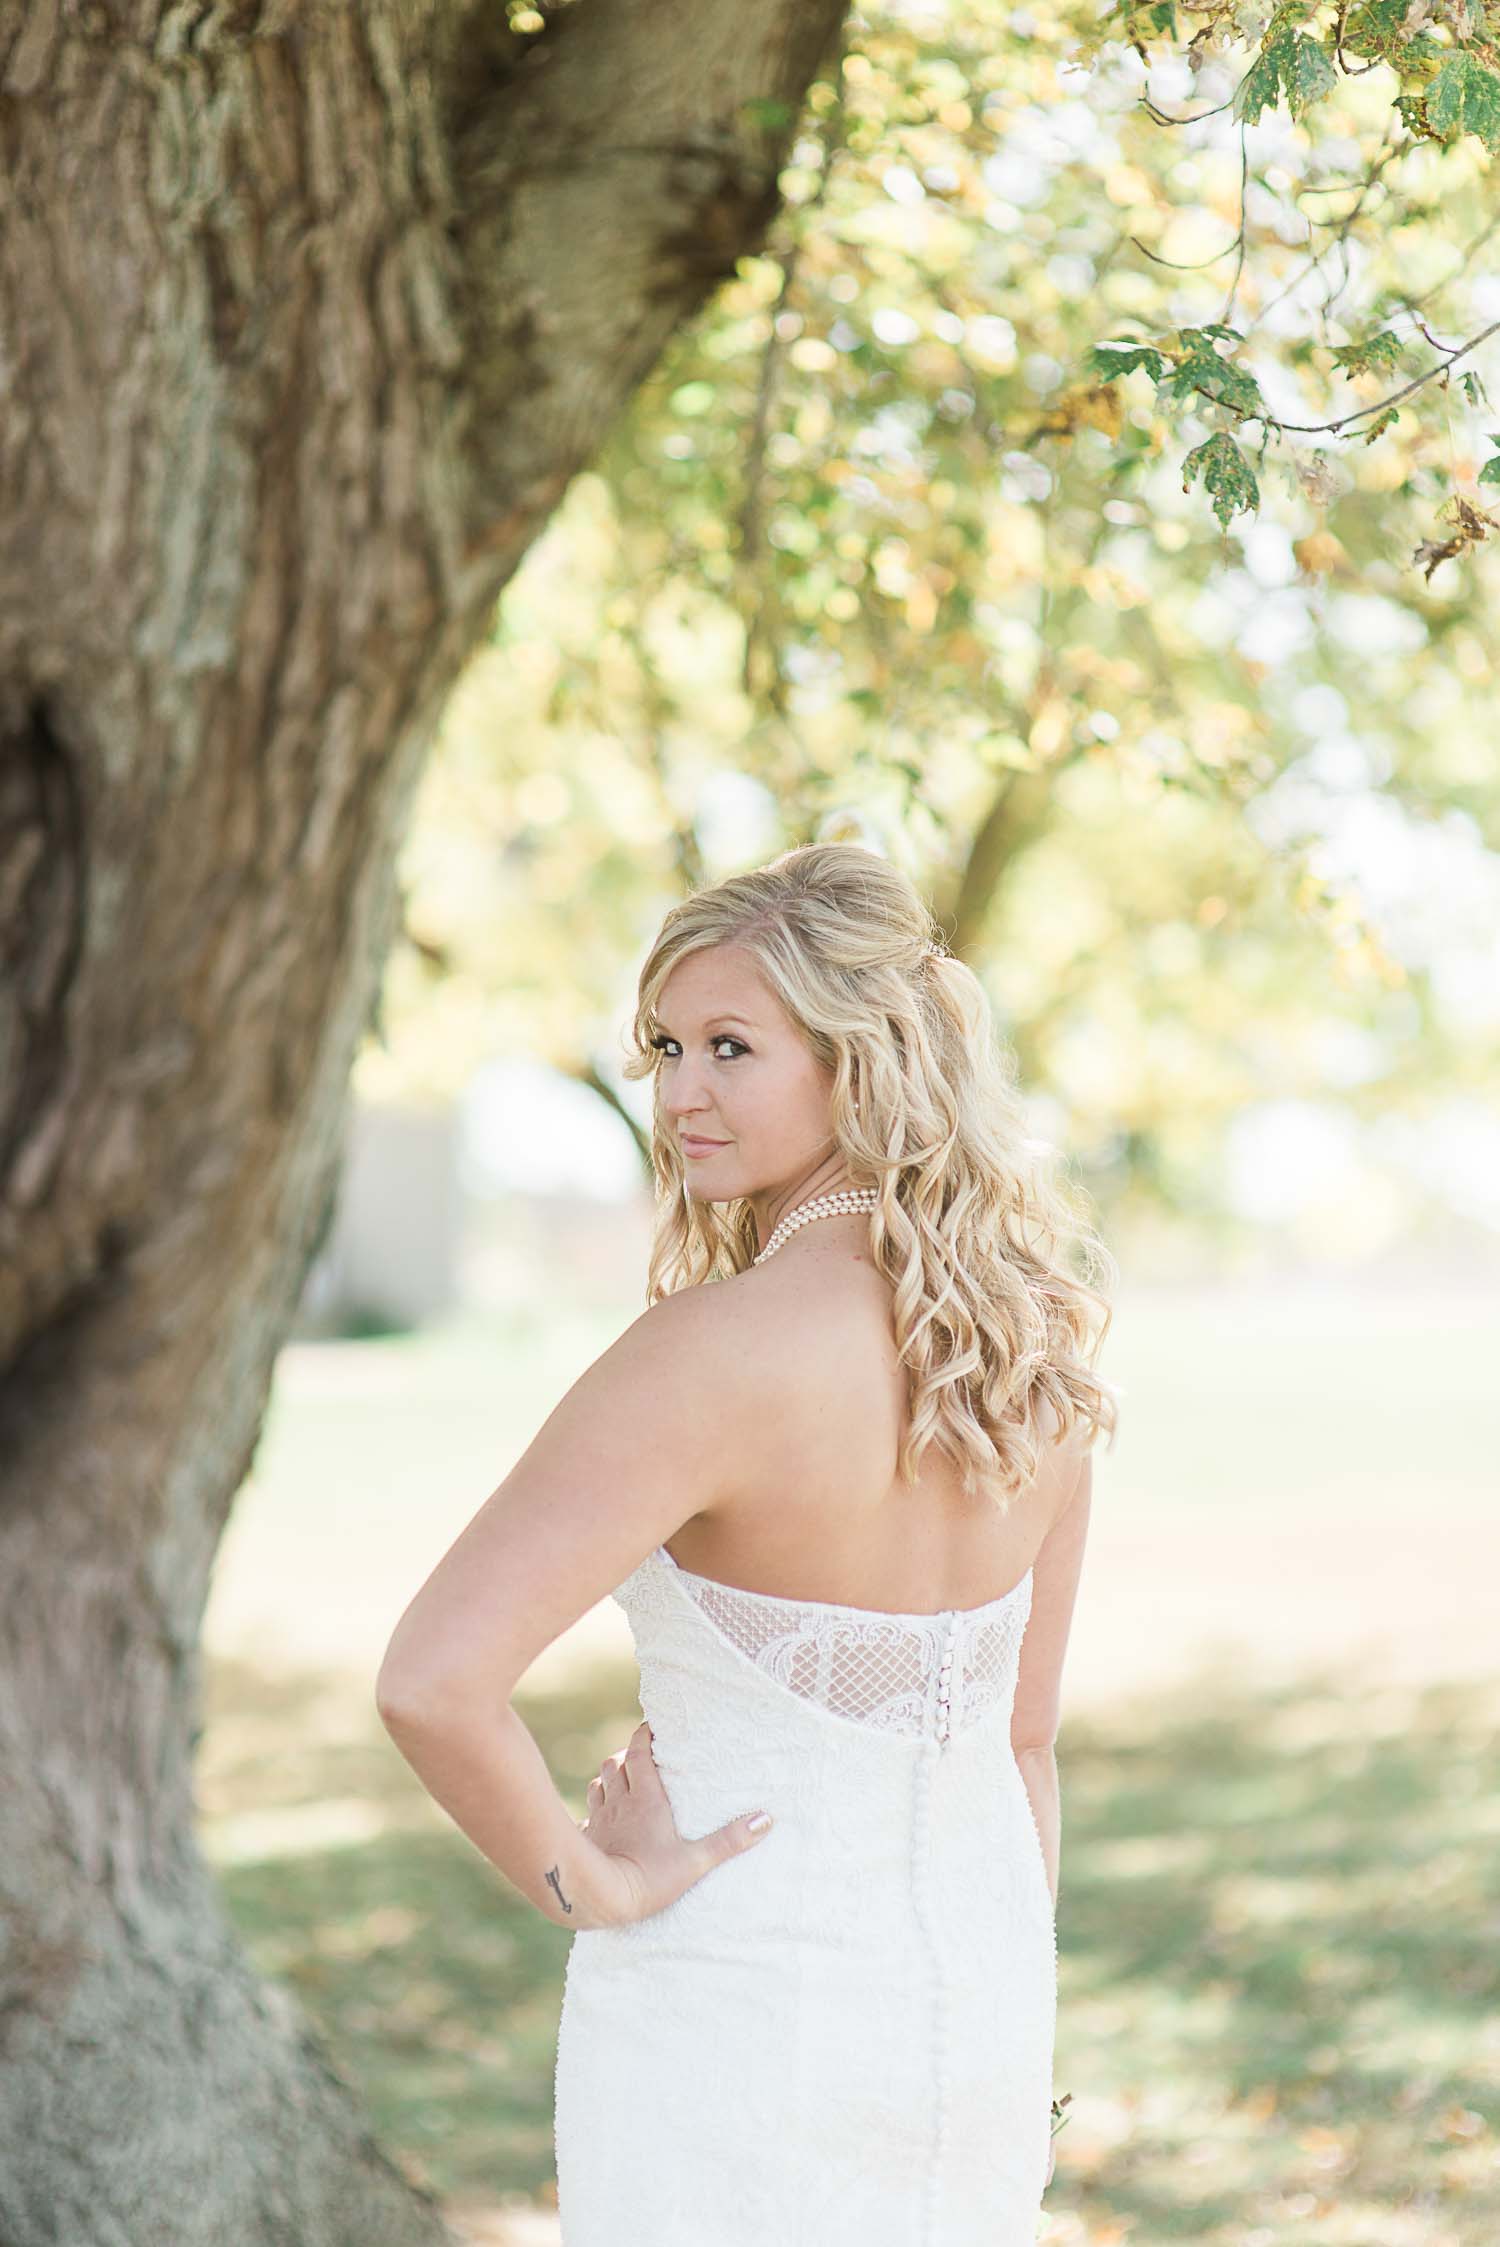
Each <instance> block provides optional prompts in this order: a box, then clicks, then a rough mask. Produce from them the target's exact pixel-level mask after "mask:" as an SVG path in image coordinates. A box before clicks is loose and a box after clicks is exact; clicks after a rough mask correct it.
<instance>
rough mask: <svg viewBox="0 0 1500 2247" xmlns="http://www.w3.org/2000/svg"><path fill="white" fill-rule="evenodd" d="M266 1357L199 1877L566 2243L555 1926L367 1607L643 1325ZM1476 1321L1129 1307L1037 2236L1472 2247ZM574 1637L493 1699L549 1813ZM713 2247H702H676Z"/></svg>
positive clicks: (468, 2227) (205, 1794)
mask: <svg viewBox="0 0 1500 2247" xmlns="http://www.w3.org/2000/svg"><path fill="white" fill-rule="evenodd" d="M632 1312H633V1306H628V1305H627V1306H622V1307H621V1309H620V1310H619V1312H618V1313H617V1314H603V1313H597V1312H596V1313H590V1314H588V1315H578V1314H574V1315H571V1316H570V1315H565V1314H564V1313H563V1312H561V1311H559V1312H557V1313H556V1314H555V1315H554V1314H552V1313H548V1312H545V1311H539V1310H536V1309H533V1310H531V1311H529V1312H528V1313H527V1314H526V1315H525V1316H524V1317H522V1316H520V1315H517V1314H505V1315H501V1314H496V1313H490V1314H485V1315H469V1316H466V1317H464V1318H461V1319H457V1320H455V1321H453V1322H451V1323H450V1324H448V1325H447V1326H445V1327H444V1328H441V1329H436V1330H433V1331H432V1332H430V1333H428V1334H426V1335H423V1336H420V1337H413V1338H411V1339H386V1340H380V1341H372V1342H362V1343H336V1344H299V1345H295V1346H294V1347H292V1348H291V1349H289V1350H288V1351H286V1352H285V1353H284V1354H283V1358H282V1361H281V1365H280V1367H279V1369H278V1378H277V1388H276V1393H275V1397H274V1399H273V1406H272V1412H271V1416H270V1420H269V1422H268V1427H267V1432H266V1436H265V1438H264V1440H263V1443H262V1446H261V1451H260V1454H259V1456H258V1459H257V1462H256V1468H255V1472H254V1474H253V1475H252V1478H251V1481H250V1483H249V1484H248V1485H247V1488H246V1489H245V1491H244V1492H242V1494H241V1497H240V1500H239V1504H238V1506H237V1509H236V1514H235V1518H234V1520H233V1522H232V1523H231V1527H230V1531H229V1535H228V1537H227V1538H226V1541H225V1546H224V1549H223V1552H222V1554H221V1560H220V1566H219V1570H218V1573H217V1576H216V1580H215V1585H214V1591H213V1597H212V1599H211V1602H210V1611H209V1617H208V1629H207V1644H208V1650H209V1664H208V1706H207V1710H206V1730H205V1737H204V1741H203V1745H202V1750H201V1753H200V1762H199V1784H198V1794H199V1801H200V1805H201V1810H202V1820H203V1831H204V1837H205V1844H206V1846H207V1848H208V1850H209V1853H210V1855H211V1856H212V1857H213V1858H214V1860H215V1862H216V1863H217V1865H218V1867H219V1871H220V1878H221V1881H222V1885H223V1891H224V1895H225V1898H226V1903H227V1906H228V1908H229V1910H230V1912H231V1914H232V1916H233V1917H234V1920H235V1922H236V1924H237V1925H238V1927H239V1928H240V1930H241V1931H242V1934H243V1937H244V1940H245V1942H246V1945H247V1947H248V1949H249V1951H250V1953H251V1955H252V1957H253V1958H254V1959H255V1961H256V1963H257V1964H258V1965H259V1967H260V1968H261V1969H262V1970H263V1971H264V1972H266V1973H267V1974H269V1975H272V1976H274V1977H276V1978H277V1979H278V1980H280V1981H281V1982H282V1983H283V1984H285V1985H286V1986H287V1987H288V1988H289V1989H291V1990H292V1991H294V1992H295V1993H296V1995H297V1996H298V1997H299V1998H300V2000H301V2001H302V2003H303V2005H304V2007H305V2009H306V2011H307V2013H308V2016H309V2018H310V2020H311V2021H312V2023H313V2025H314V2027H315V2028H316V2030H317V2032H318V2033H319V2035H320V2037H321V2038H322V2040H323V2042H324V2044H325V2046H326V2049H327V2050H328V2052H329V2054H330V2056H331V2058H332V2060H333V2063H334V2065H335V2066H336V2067H337V2068H338V2070H339V2071H340V2072H341V2073H342V2074H343V2075H344V2076H345V2077H346V2079H347V2080H348V2081H350V2082H351V2083H352V2084H354V2085H355V2086H356V2087H357V2089H358V2091H359V2092H360V2094H361V2095H362V2097H363V2098H364V2099H365V2101H366V2102H367V2103H368V2105H369V2108H370V2110H371V2112H372V2115H373V2118H374V2122H375V2126H376V2129H377V2132H378V2133H379V2135H380V2136H381V2138H382V2139H383V2141H384V2142H385V2144H386V2145H387V2146H388V2148H390V2150H391V2151H392V2152H393V2154H394V2156H395V2158H396V2159H397V2160H398V2161H399V2162H400V2163H401V2165H402V2166H403V2167H404V2168H405V2169H406V2170H407V2172H408V2173H409V2174H410V2175H412V2176H413V2177H414V2178H417V2179H419V2180H420V2181H422V2182H423V2183H425V2184H426V2185H427V2186H428V2187H429V2188H430V2189H432V2190H434V2191H435V2192H437V2193H438V2194H439V2195H440V2196H441V2197H442V2198H443V2200H444V2202H445V2204H446V2206H447V2207H448V2209H449V2211H450V2215H451V2218H452V2220H453V2221H454V2223H455V2225H456V2227H458V2228H459V2229H460V2230H461V2231H462V2232H463V2233H465V2234H466V2235H467V2236H468V2237H470V2238H472V2239H473V2240H475V2241H476V2242H478V2241H481V2240H482V2241H484V2242H486V2243H487V2247H489V2243H495V2247H498V2243H500V2242H502V2241H504V2242H511V2241H514V2242H515V2243H516V2247H530V2243H532V2242H537V2243H538V2247H540V2243H541V2242H543V2241H546V2240H549V2239H550V2240H555V2237H556V2234H555V2226H553V2225H552V2224H551V2223H550V2221H549V2220H548V2216H547V2211H548V2208H549V2206H550V2205H551V2198H552V2142H551V2068H552V2060H553V2052H554V2040H555V2035H556V2025H557V2011H558V2005H559V2002H560V1997H561V1981H562V1971H563V1964H564V1960H565V1956H566V1951H567V1946H568V1941H569V1937H568V1935H567V1934H566V1932H565V1931H564V1930H561V1929H558V1928H554V1927H552V1926H551V1925H550V1924H549V1923H548V1922H547V1921H545V1920H544V1919H542V1917H541V1916H540V1914H539V1913H536V1912H534V1911H533V1910H532V1909H531V1908H530V1907H529V1906H528V1905H526V1904H524V1903H522V1902H521V1901H520V1900H519V1898H517V1897H516V1896H515V1894H514V1893H513V1891H511V1890H510V1889H509V1886H508V1884H507V1883H506V1882H505V1881H504V1880H503V1878H502V1876H501V1875H499V1874H498V1873H496V1872H495V1871H494V1870H493V1869H492V1868H491V1867H489V1866H488V1865H487V1864H486V1862H485V1861H484V1860H483V1859H482V1858H481V1857H480V1856H479V1855H478V1853H477V1852H476V1851H475V1850H474V1849H473V1847H472V1846H471V1844H470V1843H469V1842H468V1841H467V1840H466V1839H465V1838H464V1837H463V1836H462V1835H461V1834H459V1833H458V1832H457V1831H456V1830H455V1829H454V1828H453V1827H452V1826H451V1825H450V1824H449V1823H448V1821H447V1820H446V1819H445V1818H444V1817H443V1814H442V1813H441V1812H440V1811H438V1810H437V1809H436V1807H435V1806H434V1805H432V1804H431V1803H430V1802H429V1800H428V1798H427V1797H426V1796H425V1794H424V1793H423V1792H422V1790H421V1788H420V1787H419V1786H418V1784H417V1782H416V1781H415V1779H414V1777H413V1776H412V1774H411V1773H410V1772H409V1771H408V1770H407V1768H406V1766H405V1765H404V1764H403V1763H402V1761H401V1759H400V1757H399V1756H398V1755H397V1754H396V1751H395V1750H394V1748H393V1747H392V1746H391V1744H390V1743H389V1741H388V1740H387V1739H386V1737H385V1735H384V1732H383V1731H382V1729H381V1727H380V1725H379V1721H378V1719H377V1717H376V1714H375V1711H374V1707H373V1703H372V1700H371V1689H372V1685H373V1676H374V1667H375V1664H376V1663H377V1662H378V1659H379V1655H380V1652H381V1650H382V1648H383V1646H384V1643H385V1639H386V1637H387V1636H388V1634H389V1630H390V1627H391V1625H392V1624H393V1623H394V1621H395V1618H396V1615H397V1614H398V1613H399V1611H400V1608H401V1607H402V1606H403V1605H404V1604H405V1601H406V1599H407V1598H408V1597H409V1596H410V1593H411V1591H412V1590H414V1589H415V1586H416V1584H417V1583H418V1582H419V1581H420V1579H421V1577H422V1576H423V1575H424V1574H425V1573H426V1571H427V1569H428V1568H429V1567H430V1566H431V1565H432V1563H433V1562H434V1561H435V1560H436V1558H437V1557H438V1555H439V1554H440V1553H441V1552H442V1551H443V1550H444V1549H445V1547H446V1545H447V1544H448V1543H449V1542H450V1541H451V1538H452V1537H453V1536H454V1535H456V1534H457V1532H458V1530H459V1529H460V1528H461V1527H462V1525H463V1523H464V1522H465V1521H466V1520H467V1519H468V1518H469V1516H470V1515H471V1514H472V1513H473V1511H474V1510H475V1508H476V1507H477V1506H478V1505H479V1504H480V1503H481V1502H482V1500H483V1499H484V1497H485V1496H486V1495H487V1494H488V1492H489V1491H490V1490H491V1489H492V1488H493V1487H494V1485H495V1484H496V1483H497V1482H498V1481H499V1480H500V1479H501V1477H502V1476H503V1475H504V1473H505V1471H506V1469H507V1467H508V1465H509V1464H510V1462H511V1460H512V1459H513V1458H514V1457H515V1456H516V1454H517V1452H518V1451H519V1450H520V1449H521V1448H522V1447H523V1446H524V1444H525V1443H526V1442H527V1441H528V1440H529V1438H530V1435H531V1434H532V1433H533V1432H534V1430H535V1428H536V1426H537V1425H538V1424H539V1422H540V1420H541V1418H542V1417H543V1416H544V1415H545V1412H546V1411H547V1410H548V1409H549V1407H550V1405H551V1403H552V1402H553V1401H554V1400H555V1398H556V1397H557V1396H558V1395H559V1394H560V1393H561V1391H562V1389H563V1388H564V1387H565V1386H566V1384H567V1382H568V1381H569V1380H570V1379H571V1378H572V1377H573V1375H574V1374H575V1373H576V1372H577V1371H578V1370H580V1369H581V1367H582V1366H583V1364H584V1363H586V1362H587V1361H588V1359H589V1358H590V1357H592V1356H593V1355H595V1354H596V1353H597V1352H598V1350H600V1349H601V1348H603V1347H604V1346H605V1344H606V1343H607V1342H608V1341H609V1340H610V1339H611V1337H612V1336H613V1334H614V1333H616V1332H618V1331H619V1329H620V1327H621V1326H622V1325H623V1324H624V1323H625V1321H626V1320H627V1319H628V1318H629V1317H630V1316H631V1315H632ZM1497 1343H1500V1309H1497V1307H1496V1306H1495V1305H1494V1304H1493V1303H1491V1302H1489V1301H1487V1300H1485V1299H1483V1298H1481V1297H1479V1296H1477V1295H1476V1296H1472V1297H1469V1298H1462V1297H1460V1298H1457V1299H1454V1298H1451V1297H1449V1296H1447V1295H1445V1294H1442V1293H1439V1292H1436V1291H1435V1292H1434V1293H1433V1294H1432V1295H1430V1296H1428V1297H1418V1296H1414V1295H1412V1294H1411V1293H1409V1292H1408V1293H1405V1294H1402V1295H1399V1296H1397V1295H1391V1296H1379V1295H1374V1294H1368V1293H1362V1292H1359V1291H1350V1290H1347V1289H1344V1290H1335V1289H1330V1290H1322V1289H1316V1288H1314V1289H1306V1290H1288V1291H1284V1292H1282V1293H1280V1294H1276V1295H1272V1294H1269V1293H1260V1292H1257V1291H1255V1290H1243V1291H1234V1292H1222V1293H1217V1294H1203V1293H1191V1294H1190V1293H1186V1292H1183V1293H1174V1292H1149V1291H1138V1292H1137V1293H1136V1294H1135V1295H1133V1296H1131V1297H1130V1298H1128V1299H1122V1303H1121V1306H1120V1308H1119V1311H1118V1313H1117V1322H1116V1328H1115V1332H1114V1333H1113V1334H1112V1335H1111V1338H1110V1344H1109V1351H1108V1354H1107V1357H1106V1370H1107V1371H1109V1372H1110V1373H1111V1374H1112V1375H1113V1376H1114V1377H1115V1378H1116V1379H1119V1380H1121V1381H1123V1382H1124V1383H1125V1385H1126V1390H1127V1394H1126V1400H1125V1414H1126V1420H1125V1426H1124V1429H1123V1431H1122V1435H1121V1438H1120V1442H1119V1444H1118V1446H1117V1449H1116V1451H1115V1453H1114V1454H1112V1455H1106V1454H1101V1455H1100V1457H1099V1464H1098V1467H1097V1470H1096V1478H1097V1479H1096V1489H1097V1492H1098V1495H1097V1497H1096V1502H1095V1530H1094V1534H1093V1538H1092V1541H1091V1551H1090V1556H1089V1560H1088V1563H1087V1565H1086V1568H1085V1586H1084V1593H1083V1595H1082V1596H1081V1598H1080V1605H1079V1612H1078V1616H1077V1619H1076V1622H1075V1632H1074V1648H1073V1650H1071V1651H1070V1656H1069V1662H1070V1681H1069V1683H1070V1688H1071V1691H1070V1697H1069V1703H1068V1714H1067V1717H1066V1719H1065V1725H1064V1733H1063V1738H1062V1741H1061V1743H1060V1761H1061V1764H1062V1771H1063V1787H1064V1841H1063V1871H1062V1902H1061V1910H1060V1914H1059V1945H1060V1954H1061V1958H1060V1962H1061V1975H1062V1981H1061V1991H1060V2006H1059V2027H1058V2058H1057V2074H1056V2081H1057V2088H1058V2089H1059V2090H1060V2091H1071V2093H1072V2094H1073V2097H1072V2106H1071V2109H1070V2113H1071V2119H1070V2121H1069V2122H1068V2124H1067V2126H1066V2127H1065V2129H1064V2130H1063V2132H1062V2135H1061V2137H1060V2139H1059V2141H1058V2165H1057V2175H1056V2177H1055V2179H1054V2182H1053V2184H1052V2186H1051V2187H1050V2189H1049V2192H1048V2196H1047V2214H1046V2217H1045V2219H1044V2222H1043V2224H1042V2227H1041V2229H1040V2232H1039V2235H1038V2247H1074V2243H1078V2247H1083V2243H1088V2247H1157V2243H1162V2247H1166V2243H1168V2242H1189V2241H1191V2242H1193V2243H1194V2247H1496V2243H1497V2242H1500V1790H1497V1785H1496V1779H1497V1757H1496V1740H1497V1736H1500V1677H1497V1670H1496V1665H1495V1663H1494V1660H1493V1643H1492V1642H1493V1640H1494V1637H1495V1632H1494V1614H1495V1606H1496V1602H1495V1596H1494V1586H1495V1584H1496V1582H1497V1581H1500V1542H1497V1535H1500V1532H1497V1525H1496V1523H1495V1522H1494V1521H1493V1520H1492V1518H1491V1516H1492V1514H1493V1512H1494V1511H1495V1509H1494V1508H1493V1497H1494V1460H1495V1458H1496V1456H1497V1455H1500V1424H1497V1423H1500V1402H1497V1401H1496V1399H1497V1396H1500V1385H1497V1384H1496V1383H1495V1380H1494V1376H1493V1367H1494V1364H1495V1362H1496V1355H1497ZM628 1649H629V1641H628V1634H626V1633H625V1632H624V1628H623V1619H622V1618H620V1617H619V1616H618V1614H617V1612H616V1611H614V1610H613V1609H612V1608H611V1607H610V1606H609V1603H605V1605H604V1607H603V1608H602V1609H601V1610H599V1611H596V1614H595V1616H594V1617H592V1618H589V1619H586V1621H585V1622H582V1623H580V1624H579V1625H578V1626H577V1627H576V1628H575V1631H574V1632H571V1633H569V1634H567V1636H566V1638H565V1640H563V1641H560V1642H559V1644H558V1647H557V1648H554V1649H551V1650H549V1654H548V1656H547V1657H546V1658H544V1660H543V1661H542V1662H541V1663H539V1664H538V1665H537V1666H536V1668H535V1669H534V1671H533V1672H532V1673H531V1675H530V1677H529V1678H528V1680H527V1685H526V1688H525V1689H524V1693H523V1697H522V1708H523V1713H524V1714H525V1716H526V1718H527V1721H528V1722H529V1723H530V1724H531V1726H532V1728H533V1730H534V1731H535V1733H536V1735H537V1738H538V1740H539V1741H540V1743H541V1745H542V1747H543V1749H544V1751H545V1753H546V1755H547V1758H548V1761H549V1764H550V1766H551V1769H552V1771H553V1773H554V1775H555V1776H556V1778H557V1780H558V1782H559V1785H560V1786H561V1787H562V1789H563V1791H564V1793H565V1795H567V1796H568V1798H569V1800H570V1801H571V1803H572V1805H573V1807H574V1809H575V1811H576V1813H577V1815H578V1816H580V1817H581V1816H582V1815H583V1808H584V1805H583V1790H584V1787H585V1785H586V1783H587V1780H588V1779H589V1777H590V1776H592V1774H593V1772H594V1771H595V1769H596V1768H597V1766H598V1764H599V1762H600V1760H601V1758H602V1757H603V1756H604V1755H605V1754H607V1753H609V1752H611V1751H612V1750H613V1749H614V1748H617V1747H619V1746H620V1745H622V1744H623V1742H624V1740H625V1739H626V1737H627V1736H628V1734H629V1732H630V1730H631V1729H632V1727H633V1726H634V1724H635V1723H636V1722H637V1721H638V1718H639V1714H640V1711H639V1706H638V1703H637V1701H636V1696H635V1679H634V1671H633V1667H632V1665H631V1663H630V1660H629V1651H628ZM705 2247H709V2243H705Z"/></svg>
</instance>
